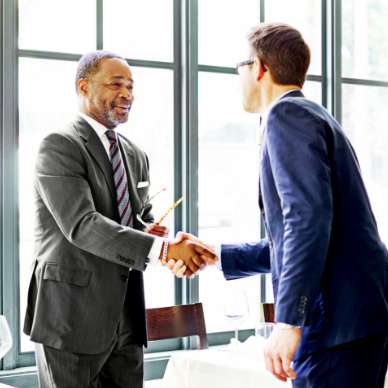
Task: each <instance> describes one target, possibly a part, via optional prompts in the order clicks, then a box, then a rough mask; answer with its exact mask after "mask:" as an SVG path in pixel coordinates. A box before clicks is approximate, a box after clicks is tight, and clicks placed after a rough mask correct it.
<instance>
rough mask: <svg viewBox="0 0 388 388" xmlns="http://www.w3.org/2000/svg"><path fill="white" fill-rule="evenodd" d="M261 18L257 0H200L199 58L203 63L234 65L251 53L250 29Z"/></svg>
mask: <svg viewBox="0 0 388 388" xmlns="http://www.w3.org/2000/svg"><path fill="white" fill-rule="evenodd" d="M259 22H260V6H259V2H258V1H257V0H245V1H244V3H243V6H239V5H237V3H236V2H235V1H230V0H229V1H225V0H211V1H209V0H198V61H199V63H200V64H204V65H218V66H232V67H234V66H235V65H236V63H237V62H239V61H243V60H245V59H247V58H246V56H247V55H248V49H247V46H246V44H245V42H246V40H247V39H246V36H247V34H248V32H249V30H250V29H251V28H252V27H253V26H255V25H257V24H259Z"/></svg>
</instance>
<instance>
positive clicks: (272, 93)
mask: <svg viewBox="0 0 388 388" xmlns="http://www.w3.org/2000/svg"><path fill="white" fill-rule="evenodd" d="M295 89H297V90H300V89H301V88H300V86H297V85H277V84H272V85H269V86H268V87H267V88H266V90H265V91H264V93H263V94H262V99H261V111H262V112H265V111H266V110H267V109H268V108H269V107H270V106H271V105H272V103H273V102H274V101H276V100H277V99H278V98H279V97H280V96H282V95H283V94H285V93H287V92H289V91H291V90H295Z"/></svg>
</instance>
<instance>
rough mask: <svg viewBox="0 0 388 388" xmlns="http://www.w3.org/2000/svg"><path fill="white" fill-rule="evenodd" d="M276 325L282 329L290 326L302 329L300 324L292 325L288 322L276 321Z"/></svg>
mask: <svg viewBox="0 0 388 388" xmlns="http://www.w3.org/2000/svg"><path fill="white" fill-rule="evenodd" d="M276 326H277V327H279V328H280V329H290V328H298V329H300V326H295V325H290V324H288V323H283V322H276Z"/></svg>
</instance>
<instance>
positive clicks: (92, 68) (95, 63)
mask: <svg viewBox="0 0 388 388" xmlns="http://www.w3.org/2000/svg"><path fill="white" fill-rule="evenodd" d="M110 58H118V59H121V60H123V61H125V58H123V57H122V56H121V55H118V54H115V53H113V52H110V51H105V50H97V51H92V52H90V53H87V54H84V55H83V56H82V57H81V59H80V60H79V62H78V66H77V72H76V76H75V90H76V91H77V92H78V90H77V89H78V81H79V80H80V79H88V78H89V77H90V76H92V75H93V74H95V73H96V72H97V70H98V67H99V65H100V63H101V61H102V60H103V59H110Z"/></svg>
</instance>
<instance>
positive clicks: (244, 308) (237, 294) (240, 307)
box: [224, 287, 249, 344]
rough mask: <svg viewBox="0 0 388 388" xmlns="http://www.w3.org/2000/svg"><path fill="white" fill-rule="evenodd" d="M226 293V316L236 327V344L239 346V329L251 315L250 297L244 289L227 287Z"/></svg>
mask: <svg viewBox="0 0 388 388" xmlns="http://www.w3.org/2000/svg"><path fill="white" fill-rule="evenodd" d="M225 291H226V292H225V301H224V315H225V317H226V318H227V319H228V320H230V321H231V322H232V324H233V326H234V342H235V343H236V344H237V343H238V342H239V341H238V329H239V327H240V324H241V323H242V321H243V320H244V318H245V317H246V316H247V315H248V314H249V306H248V296H247V294H246V292H245V291H244V290H243V289H241V288H237V287H227V288H226V290H225ZM231 342H233V341H231Z"/></svg>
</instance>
